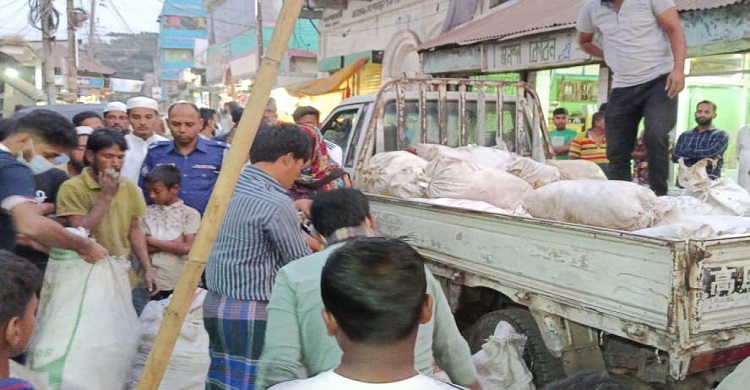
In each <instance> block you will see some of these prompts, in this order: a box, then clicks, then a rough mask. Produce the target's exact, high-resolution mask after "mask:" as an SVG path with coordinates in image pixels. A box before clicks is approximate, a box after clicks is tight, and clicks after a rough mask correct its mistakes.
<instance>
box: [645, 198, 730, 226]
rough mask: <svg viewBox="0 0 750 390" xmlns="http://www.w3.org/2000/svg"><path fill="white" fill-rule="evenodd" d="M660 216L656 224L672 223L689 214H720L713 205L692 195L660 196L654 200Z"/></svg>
mask: <svg viewBox="0 0 750 390" xmlns="http://www.w3.org/2000/svg"><path fill="white" fill-rule="evenodd" d="M656 202H657V207H658V208H659V210H660V215H661V218H660V219H659V221H658V222H657V225H662V224H670V223H674V222H676V221H677V220H679V219H680V218H683V217H687V216H691V215H720V214H721V213H720V212H718V211H717V210H716V209H715V208H714V207H713V206H711V205H709V204H708V203H706V202H704V201H702V200H700V199H698V198H694V197H692V196H660V197H658V198H657V200H656Z"/></svg>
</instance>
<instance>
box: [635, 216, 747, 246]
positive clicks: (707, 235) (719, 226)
mask: <svg viewBox="0 0 750 390" xmlns="http://www.w3.org/2000/svg"><path fill="white" fill-rule="evenodd" d="M633 233H635V234H640V235H643V236H649V237H656V238H663V239H667V240H707V239H711V238H717V237H722V236H727V235H736V234H748V233H750V217H737V216H730V215H688V216H682V217H680V218H677V219H674V220H672V221H671V222H670V223H668V224H663V225H659V226H655V227H652V228H648V229H642V230H636V231H634V232H633Z"/></svg>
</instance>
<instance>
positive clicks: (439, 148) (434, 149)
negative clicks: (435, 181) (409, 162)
mask: <svg viewBox="0 0 750 390" xmlns="http://www.w3.org/2000/svg"><path fill="white" fill-rule="evenodd" d="M414 149H416V151H417V155H418V156H419V157H422V158H423V159H425V160H427V161H432V160H434V159H435V158H436V157H453V158H457V159H461V160H468V158H469V152H468V151H466V150H463V149H454V148H451V147H450V146H445V145H440V144H416V145H414Z"/></svg>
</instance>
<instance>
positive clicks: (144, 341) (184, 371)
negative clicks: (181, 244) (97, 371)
mask: <svg viewBox="0 0 750 390" xmlns="http://www.w3.org/2000/svg"><path fill="white" fill-rule="evenodd" d="M205 298H206V290H204V289H201V288H199V289H196V290H195V294H194V295H193V302H192V304H191V305H190V311H188V313H187V315H186V316H185V321H184V322H183V323H182V328H181V329H180V335H179V338H178V339H177V343H176V344H175V346H174V349H173V350H172V355H171V356H170V357H169V363H168V364H167V369H166V371H165V372H164V378H163V379H162V381H161V384H160V385H159V388H160V389H165V390H188V389H202V388H203V387H204V386H205V383H206V376H207V375H208V367H209V365H211V357H210V356H209V353H208V332H206V329H205V327H204V325H203V300H204V299H205ZM170 299H171V297H170V298H167V299H164V300H161V301H151V302H149V303H148V304H147V305H146V307H145V308H144V309H143V313H141V340H140V344H139V345H138V353H137V354H136V356H135V360H134V361H133V366H132V369H131V372H130V379H129V381H128V388H129V389H135V388H137V386H138V382H139V381H140V379H141V376H142V374H143V368H144V366H145V365H146V360H148V355H149V353H151V348H152V347H153V345H154V340H155V339H156V334H157V333H158V332H159V327H160V326H161V323H162V320H163V319H164V312H165V311H166V309H167V306H169V301H170Z"/></svg>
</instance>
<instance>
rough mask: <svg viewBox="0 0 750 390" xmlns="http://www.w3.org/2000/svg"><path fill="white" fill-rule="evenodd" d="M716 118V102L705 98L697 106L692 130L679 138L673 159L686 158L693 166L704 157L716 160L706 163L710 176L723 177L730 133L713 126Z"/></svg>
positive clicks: (687, 162)
mask: <svg viewBox="0 0 750 390" xmlns="http://www.w3.org/2000/svg"><path fill="white" fill-rule="evenodd" d="M714 118H716V104H715V103H713V102H710V101H708V100H704V101H702V102H700V103H698V105H697V106H696V107H695V122H696V123H698V126H696V127H695V128H694V129H693V130H692V131H686V132H684V133H682V134H681V135H680V138H678V139H677V143H676V144H675V146H674V150H673V151H672V161H673V162H675V163H677V162H679V161H680V159H681V158H684V159H685V160H684V161H685V165H687V166H689V167H690V166H693V164H695V163H697V162H698V161H700V160H703V159H704V158H710V159H714V160H716V164H708V165H706V171H707V172H708V175H709V176H715V177H717V178H718V177H721V167H722V166H723V165H724V152H725V151H726V150H727V147H728V146H729V134H727V132H726V131H722V130H719V129H717V128H716V127H714V126H713V120H714Z"/></svg>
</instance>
